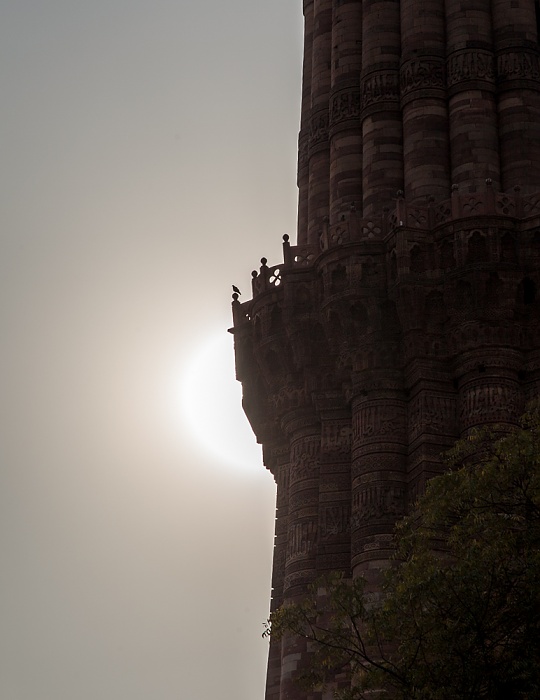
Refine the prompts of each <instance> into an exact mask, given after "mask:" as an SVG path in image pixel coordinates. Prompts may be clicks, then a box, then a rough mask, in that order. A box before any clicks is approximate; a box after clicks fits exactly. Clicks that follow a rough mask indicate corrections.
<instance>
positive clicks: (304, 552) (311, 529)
mask: <svg viewBox="0 0 540 700" xmlns="http://www.w3.org/2000/svg"><path fill="white" fill-rule="evenodd" d="M316 538H317V523H316V522H314V521H313V520H308V521H307V522H301V523H295V524H294V525H292V526H291V527H289V541H288V543H287V563H289V562H291V561H293V560H295V559H303V558H305V557H309V556H310V554H311V552H312V551H313V549H314V546H315V541H316Z"/></svg>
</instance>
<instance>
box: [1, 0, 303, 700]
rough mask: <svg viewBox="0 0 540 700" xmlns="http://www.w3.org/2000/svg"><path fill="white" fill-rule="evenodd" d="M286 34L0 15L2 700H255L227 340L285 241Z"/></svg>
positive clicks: (261, 569) (262, 545)
mask: <svg viewBox="0 0 540 700" xmlns="http://www.w3.org/2000/svg"><path fill="white" fill-rule="evenodd" d="M301 34H302V23H301V3H300V1H299V0H297V2H291V0H271V2H267V1H265V2H263V1H262V0H258V1H257V0H256V1H254V0H227V2H225V1H224V0H207V2H201V0H189V1H186V0H183V1H182V0H174V1H173V0H152V2H150V1H149V0H129V1H128V0H107V1H105V0H92V2H88V1H85V2H82V0H2V2H1V4H0V66H1V68H0V94H1V97H2V109H1V122H2V125H1V129H0V132H1V135H0V148H1V151H0V158H1V169H0V170H1V173H0V178H1V181H0V199H1V203H0V211H1V216H2V227H1V251H0V268H1V275H0V285H1V290H0V321H1V329H2V344H1V350H2V352H1V366H0V372H1V375H0V379H1V397H2V399H1V404H0V405H1V410H2V420H1V422H0V431H1V435H0V450H1V469H0V480H1V483H0V519H1V525H0V562H1V565H0V593H1V597H0V698H2V700H98V699H99V700H173V699H175V700H176V699H179V700H215V698H220V700H255V699H256V698H262V696H263V687H264V676H265V664H266V653H267V645H266V642H264V641H263V640H261V638H260V635H261V632H262V629H263V628H262V622H263V621H264V620H265V619H266V616H267V611H268V597H269V585H270V584H269V581H270V566H271V548H272V539H273V509H274V485H273V481H272V478H271V476H270V475H269V474H268V473H267V472H266V471H265V470H264V468H263V467H262V466H261V459H260V456H259V455H260V451H259V450H258V448H257V447H256V446H254V445H253V444H252V443H251V441H250V438H249V434H248V431H246V430H245V424H243V423H241V420H242V419H241V417H240V411H239V408H238V402H239V399H237V398H235V396H234V389H235V388H236V387H235V385H234V381H233V380H232V376H231V375H232V368H231V361H230V347H231V346H232V338H231V336H229V335H228V334H227V333H226V329H227V327H228V326H230V325H231V319H230V298H231V297H230V293H231V288H230V285H231V283H235V284H237V285H238V286H240V287H241V288H242V289H243V291H244V293H245V296H248V295H249V289H248V286H249V280H250V272H251V270H252V269H253V268H254V267H256V266H257V264H258V261H259V258H260V257H261V256H263V255H265V256H266V257H268V259H269V260H270V261H271V262H273V261H275V262H279V260H280V255H281V236H282V234H283V233H286V232H288V233H290V234H294V229H295V218H296V211H295V210H296V187H295V168H296V135H297V128H298V113H299V95H300V87H299V86H300V59H301ZM207 364H209V365H210V367H211V371H210V370H209V371H208V373H206V374H205V371H204V367H205V366H206V365H207ZM223 377H225V379H223ZM212 382H213V384H212ZM205 420H207V421H208V428H207V430H206V431H205V430H204V426H203V423H204V421H205ZM228 421H232V423H229V422H228ZM242 428H243V429H244V431H245V432H244V433H242ZM237 430H238V431H239V432H238V437H237V436H236V432H235V431H237ZM219 431H222V432H221V436H220V432H219ZM231 436H232V437H231ZM221 445H223V447H221Z"/></svg>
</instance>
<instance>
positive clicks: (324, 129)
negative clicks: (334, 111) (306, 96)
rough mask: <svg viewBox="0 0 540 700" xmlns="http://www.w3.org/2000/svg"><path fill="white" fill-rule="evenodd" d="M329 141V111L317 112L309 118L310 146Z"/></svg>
mask: <svg viewBox="0 0 540 700" xmlns="http://www.w3.org/2000/svg"><path fill="white" fill-rule="evenodd" d="M327 141H328V111H327V110H324V111H320V112H316V113H315V114H313V115H312V116H311V119H310V120H309V148H310V149H311V148H313V147H314V146H318V145H319V144H321V143H325V142H327Z"/></svg>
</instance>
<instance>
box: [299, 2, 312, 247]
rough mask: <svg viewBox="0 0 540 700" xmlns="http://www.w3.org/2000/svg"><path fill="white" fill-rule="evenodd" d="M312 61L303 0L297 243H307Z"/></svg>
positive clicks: (309, 14) (307, 11) (307, 7)
mask: <svg viewBox="0 0 540 700" xmlns="http://www.w3.org/2000/svg"><path fill="white" fill-rule="evenodd" d="M312 61H313V0H304V63H303V70H302V107H301V116H300V133H299V135H298V179H297V184H298V243H299V244H301V245H302V244H305V243H307V234H308V220H309V128H310V118H311V65H312Z"/></svg>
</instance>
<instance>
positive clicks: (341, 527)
mask: <svg viewBox="0 0 540 700" xmlns="http://www.w3.org/2000/svg"><path fill="white" fill-rule="evenodd" d="M350 528H351V507H350V505H349V504H348V503H347V504H344V505H335V506H326V507H325V508H324V510H323V512H322V517H321V533H320V534H321V539H322V540H328V539H330V538H332V537H336V536H337V535H342V534H344V533H346V532H349V531H350Z"/></svg>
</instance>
